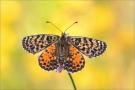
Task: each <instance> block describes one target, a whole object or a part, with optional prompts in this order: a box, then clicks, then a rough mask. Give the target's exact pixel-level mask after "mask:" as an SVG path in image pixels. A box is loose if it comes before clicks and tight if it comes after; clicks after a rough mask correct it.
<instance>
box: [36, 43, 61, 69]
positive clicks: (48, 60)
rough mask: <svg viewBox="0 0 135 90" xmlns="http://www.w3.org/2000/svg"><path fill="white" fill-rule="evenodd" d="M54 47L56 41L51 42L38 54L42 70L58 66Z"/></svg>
mask: <svg viewBox="0 0 135 90" xmlns="http://www.w3.org/2000/svg"><path fill="white" fill-rule="evenodd" d="M56 48H57V47H56V43H53V44H52V45H50V46H49V47H47V48H46V50H45V51H44V52H43V53H42V54H41V55H40V56H39V58H38V62H39V66H40V67H41V68H43V69H44V70H47V71H51V70H54V69H57V68H58V66H59V65H58V60H57V55H56Z"/></svg>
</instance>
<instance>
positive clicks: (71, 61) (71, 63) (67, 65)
mask: <svg viewBox="0 0 135 90" xmlns="http://www.w3.org/2000/svg"><path fill="white" fill-rule="evenodd" d="M68 46H69V53H68V56H67V60H65V62H64V69H65V70H67V71H68V72H72V73H73V72H77V71H80V70H82V69H83V68H84V65H85V60H84V58H83V56H82V54H81V53H80V52H79V51H78V49H77V48H76V47H74V46H73V45H72V44H71V43H69V45H68Z"/></svg>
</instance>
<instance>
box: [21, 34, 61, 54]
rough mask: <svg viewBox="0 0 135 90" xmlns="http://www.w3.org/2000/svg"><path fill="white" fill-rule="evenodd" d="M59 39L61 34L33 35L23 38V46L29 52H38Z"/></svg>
mask: <svg viewBox="0 0 135 90" xmlns="http://www.w3.org/2000/svg"><path fill="white" fill-rule="evenodd" d="M58 39H59V36H57V35H51V34H39V35H32V36H27V37H24V38H23V40H22V46H23V48H24V49H25V50H26V51H28V52H29V53H32V54H36V53H38V52H40V51H42V50H44V49H45V48H47V47H48V46H49V45H51V44H53V43H54V42H56V41H58Z"/></svg>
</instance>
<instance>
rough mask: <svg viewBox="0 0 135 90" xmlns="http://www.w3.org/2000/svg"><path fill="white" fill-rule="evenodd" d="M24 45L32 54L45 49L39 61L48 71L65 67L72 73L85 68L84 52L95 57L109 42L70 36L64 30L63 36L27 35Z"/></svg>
mask: <svg viewBox="0 0 135 90" xmlns="http://www.w3.org/2000/svg"><path fill="white" fill-rule="evenodd" d="M48 23H51V22H48ZM75 23H77V22H75ZM51 24H52V23H51ZM52 25H53V24H52ZM71 26H72V25H71ZM55 27H56V26H55ZM56 28H57V27H56ZM65 31H66V30H65ZM22 46H23V48H24V49H25V50H26V51H28V52H29V53H32V54H36V53H38V52H40V51H43V52H42V54H41V55H40V56H39V57H38V63H39V66H40V67H41V68H42V69H44V70H46V71H53V70H55V69H56V70H57V71H58V72H62V70H63V69H64V70H67V71H68V72H72V73H74V72H77V71H80V70H82V69H83V68H84V66H85V59H84V57H83V55H82V54H84V55H85V56H87V57H88V58H94V57H97V56H100V55H101V54H103V53H104V52H105V50H106V48H107V44H106V43H105V42H103V41H100V40H97V39H93V38H88V37H82V36H69V35H68V34H66V33H65V32H64V33H63V32H62V34H61V36H58V35H53V34H39V35H32V36H26V37H24V38H23V40H22Z"/></svg>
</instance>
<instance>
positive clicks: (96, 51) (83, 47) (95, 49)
mask: <svg viewBox="0 0 135 90" xmlns="http://www.w3.org/2000/svg"><path fill="white" fill-rule="evenodd" d="M68 38H69V42H71V44H73V46H75V47H76V48H77V49H78V50H79V51H80V52H81V53H83V54H84V55H86V56H87V57H89V58H93V57H97V56H100V55H101V54H102V53H104V51H105V50H106V48H107V45H106V43H105V42H103V41H100V40H96V39H93V38H87V37H76V36H74V37H68Z"/></svg>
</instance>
